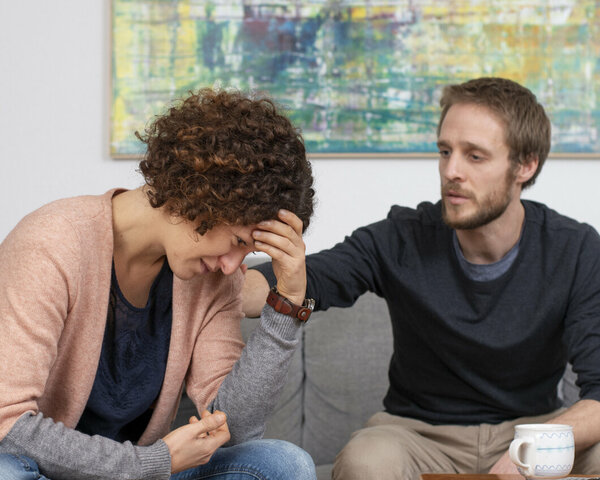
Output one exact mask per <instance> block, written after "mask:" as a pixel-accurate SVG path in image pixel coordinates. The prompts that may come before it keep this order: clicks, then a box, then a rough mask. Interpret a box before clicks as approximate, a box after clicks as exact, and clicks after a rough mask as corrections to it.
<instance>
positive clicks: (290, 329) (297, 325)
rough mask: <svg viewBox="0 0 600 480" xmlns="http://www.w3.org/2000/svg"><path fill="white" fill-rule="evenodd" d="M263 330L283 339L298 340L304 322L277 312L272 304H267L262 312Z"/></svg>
mask: <svg viewBox="0 0 600 480" xmlns="http://www.w3.org/2000/svg"><path fill="white" fill-rule="evenodd" d="M260 323H261V325H262V328H263V330H265V331H266V332H268V333H271V334H272V335H273V336H274V337H277V338H281V339H282V340H289V341H293V340H296V335H297V333H298V332H299V331H300V329H301V327H302V325H303V323H302V322H301V321H300V320H297V319H296V318H294V317H291V316H289V315H284V314H283V313H279V312H276V311H275V310H274V309H273V307H271V305H268V304H266V305H265V306H264V307H263V309H262V313H261V314H260Z"/></svg>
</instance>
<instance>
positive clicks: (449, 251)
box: [244, 78, 600, 480]
mask: <svg viewBox="0 0 600 480" xmlns="http://www.w3.org/2000/svg"><path fill="white" fill-rule="evenodd" d="M440 103H441V107H442V114H441V118H440V122H439V125H438V132H437V133H438V147H439V152H440V157H439V172H440V181H441V195H442V199H441V201H440V202H438V203H436V204H435V205H434V204H431V203H428V202H424V203H422V204H420V205H419V206H418V207H417V208H416V209H410V208H402V207H398V206H394V207H392V209H391V210H390V213H389V215H388V217H387V219H385V220H383V221H380V222H377V223H374V224H372V225H369V226H367V227H363V228H359V229H358V230H356V231H355V232H354V233H353V234H352V235H351V236H350V237H347V238H346V239H345V240H344V242H342V243H340V244H338V245H336V246H335V247H333V248H332V249H330V250H326V251H323V252H320V253H318V254H315V255H310V256H308V257H307V270H308V288H307V296H308V297H310V298H313V299H315V300H316V308H317V309H321V310H324V309H327V308H329V307H330V306H350V305H352V304H353V303H354V301H355V300H356V299H357V298H358V297H359V296H360V295H361V294H362V293H364V292H365V291H367V290H370V291H373V292H375V293H377V294H378V295H379V296H381V297H384V298H385V299H386V301H387V304H388V306H389V309H390V315H391V319H392V323H393V331H394V354H393V357H392V360H391V362H390V370H389V378H390V387H389V390H388V393H387V395H386V397H385V399H384V406H385V411H384V412H379V413H376V414H375V415H374V416H373V417H372V418H371V419H370V420H369V421H368V423H367V425H366V427H365V428H364V429H362V430H359V431H358V432H355V434H354V435H353V436H352V438H351V440H350V442H349V443H348V444H347V445H346V447H345V448H344V449H343V450H342V452H340V454H339V455H338V458H337V459H336V464H335V467H334V478H343V479H365V478H377V479H391V478H394V479H415V480H417V479H419V475H420V474H421V473H423V472H464V473H486V472H491V473H517V470H516V468H515V466H514V465H513V464H512V463H511V462H510V460H509V458H508V454H507V449H508V445H509V443H510V441H511V440H512V438H513V434H514V426H515V425H516V424H522V423H542V422H553V423H566V424H570V425H573V427H574V436H575V447H576V459H575V465H574V468H573V472H575V473H579V474H584V473H598V472H600V447H598V445H597V443H598V442H599V441H600V238H599V236H598V234H597V233H596V231H595V230H594V229H593V228H591V227H590V226H588V225H585V224H580V223H578V222H576V221H574V220H571V219H569V218H566V217H564V216H561V215H559V214H558V213H556V212H555V211H553V210H551V209H549V208H548V207H546V206H544V205H542V204H539V203H536V202H531V201H522V200H521V198H520V196H521V191H522V190H523V188H526V187H528V186H529V185H531V184H532V183H533V182H534V181H535V179H536V177H537V175H538V174H539V173H540V170H541V168H542V165H543V164H544V161H545V159H546V157H547V155H548V152H549V150H550V122H549V120H548V117H547V116H546V114H545V112H544V109H543V107H542V106H541V105H540V104H539V103H538V102H537V100H536V98H535V96H534V95H533V94H532V93H531V92H530V91H529V90H527V89H526V88H524V87H522V86H520V85H518V84H517V83H515V82H512V81H510V80H506V79H501V78H480V79H476V80H471V81H469V82H466V83H463V84H460V85H451V86H448V87H446V88H445V89H444V92H443V95H442V99H441V102H440ZM261 273H262V274H261ZM263 275H265V276H266V278H267V279H268V282H269V283H270V284H272V283H273V280H274V277H273V275H272V273H271V271H270V270H269V268H268V265H266V266H265V265H263V266H261V267H259V269H258V271H257V270H251V271H249V272H248V274H247V278H246V284H245V287H244V289H245V308H246V310H245V311H246V313H247V314H252V313H257V310H258V307H259V305H260V304H261V303H264V298H265V296H266V295H267V291H268V285H267V281H266V280H265V277H264V276H263ZM567 361H570V362H572V364H573V368H574V370H575V372H576V373H577V374H578V384H579V386H580V387H581V400H580V401H578V402H577V403H576V404H574V405H573V406H572V407H570V408H569V409H567V410H565V409H560V408H559V407H560V403H559V400H558V398H557V384H558V382H559V380H560V378H561V376H562V374H563V371H564V368H565V365H566V363H567Z"/></svg>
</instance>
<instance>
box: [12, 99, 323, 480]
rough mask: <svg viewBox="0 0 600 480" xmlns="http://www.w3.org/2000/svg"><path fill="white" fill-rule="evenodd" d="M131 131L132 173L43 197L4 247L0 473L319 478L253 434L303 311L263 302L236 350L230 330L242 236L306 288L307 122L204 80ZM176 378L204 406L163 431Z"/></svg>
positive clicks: (290, 292) (299, 293) (268, 406)
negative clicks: (140, 182) (119, 182)
mask: <svg viewBox="0 0 600 480" xmlns="http://www.w3.org/2000/svg"><path fill="white" fill-rule="evenodd" d="M136 134H137V133H136ZM137 135H138V138H140V139H141V140H142V141H143V142H145V143H146V145H147V153H146V155H145V158H144V160H143V161H142V162H141V163H140V170H141V173H142V174H143V176H144V179H145V185H144V186H143V187H140V188H138V189H135V190H131V191H125V190H122V189H116V190H111V191H109V192H107V193H105V194H104V195H101V196H87V197H77V198H71V199H65V200H59V201H57V202H53V203H51V204H49V205H46V206H44V207H42V208H41V209H39V210H37V211H35V212H33V213H32V214H30V215H28V216H27V217H25V218H24V219H23V220H22V221H21V222H20V223H19V224H18V225H17V226H16V227H15V229H14V230H13V231H12V232H11V233H10V234H9V235H8V236H7V238H6V239H5V241H4V242H3V243H2V244H1V245H0V325H1V328H0V330H1V331H2V335H1V336H0V439H1V440H0V472H2V473H0V479H3V478H11V479H14V478H44V479H45V478H49V479H51V480H62V479H79V478H85V479H109V478H110V479H119V478H127V479H137V478H139V479H168V478H177V479H201V478H209V477H210V478H228V479H229V478H231V479H233V478H236V479H237V478H253V479H254V478H265V479H267V478H268V479H271V478H273V479H275V478H302V479H304V478H314V464H313V463H312V460H311V459H310V457H309V456H308V455H307V454H306V453H305V452H304V451H302V450H301V449H299V448H298V447H295V446H293V445H290V444H287V443H285V442H280V441H273V440H256V439H258V438H260V436H261V435H262V433H263V431H264V424H265V420H266V417H267V416H268V414H269V413H270V411H271V410H272V408H273V406H274V403H275V401H276V399H277V396H278V393H279V391H280V389H281V387H282V385H283V382H284V378H285V373H286V371H287V366H288V363H289V359H290V357H291V355H292V353H293V350H294V347H295V345H296V342H297V340H296V337H297V333H298V331H299V328H300V322H299V321H298V320H297V319H295V318H292V317H291V316H288V315H284V314H281V313H278V312H276V311H275V310H274V309H273V308H272V307H270V306H265V308H264V310H263V313H262V316H261V322H260V325H259V327H258V328H257V329H256V330H255V332H253V334H252V335H251V337H250V338H249V340H248V344H247V346H246V347H245V349H244V350H243V352H242V348H243V343H242V340H241V337H240V331H239V322H240V319H241V318H242V316H243V314H242V312H241V309H240V306H241V302H240V298H239V294H240V289H241V284H242V280H243V274H242V272H241V269H240V265H241V263H242V260H243V259H244V257H245V256H246V255H247V254H248V253H250V252H252V251H261V252H265V253H267V254H268V255H270V256H271V257H272V259H273V265H274V268H275V271H276V274H277V278H278V284H277V287H278V289H279V291H278V295H280V296H281V297H284V298H287V299H288V300H289V301H290V302H292V303H294V304H302V302H303V301H304V293H305V285H306V277H305V267H304V243H303V241H302V233H303V231H304V230H305V229H306V227H307V226H308V222H309V218H310V215H311V214H312V210H313V195H314V191H313V189H312V175H311V169H310V164H309V163H308V161H307V160H306V155H305V151H304V145H303V142H302V139H301V136H300V135H299V133H298V132H297V130H296V129H294V127H293V126H292V125H291V123H290V122H289V120H287V119H286V118H285V117H284V116H282V115H281V114H280V113H279V112H278V110H277V109H276V107H275V106H274V105H273V103H272V102H271V101H269V100H268V99H260V98H259V99H251V98H247V97H245V96H244V95H242V94H240V93H231V92H225V91H217V92H214V91H212V90H209V89H205V90H201V91H200V92H199V93H198V94H191V95H190V96H189V97H188V98H186V99H185V100H184V101H182V102H181V103H180V104H178V105H176V106H174V107H172V108H171V109H170V110H169V111H168V112H167V113H166V114H165V115H163V116H161V117H158V118H157V119H156V120H155V121H154V122H153V123H152V124H151V125H150V126H149V127H148V128H147V129H146V134H145V135H144V136H141V135H139V134H137ZM184 385H185V388H186V391H187V393H188V395H189V396H190V397H191V398H192V400H193V401H194V403H195V404H196V406H197V408H198V411H199V412H202V413H201V419H200V420H198V419H197V418H195V417H193V418H191V419H190V423H189V424H188V425H185V426H183V427H180V428H178V429H176V430H174V431H172V432H169V426H170V424H171V422H172V420H173V418H174V416H175V414H176V410H177V406H178V403H179V399H180V396H181V392H182V389H183V387H184ZM223 412H225V413H226V414H227V417H226V416H225V414H224V413H223ZM249 440H251V441H249ZM226 442H229V443H227V446H226V447H225V448H219V447H221V446H223V445H225V444H226ZM229 445H233V446H229ZM3 475H4V476H3ZM39 475H41V476H39Z"/></svg>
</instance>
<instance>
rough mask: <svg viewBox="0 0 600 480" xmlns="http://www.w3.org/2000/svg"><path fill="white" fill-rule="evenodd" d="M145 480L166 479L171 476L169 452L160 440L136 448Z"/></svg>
mask: <svg viewBox="0 0 600 480" xmlns="http://www.w3.org/2000/svg"><path fill="white" fill-rule="evenodd" d="M138 455H139V458H140V463H141V465H142V478H144V479H145V480H168V479H169V478H171V453H170V452H169V447H167V444H166V443H165V442H163V441H162V440H158V441H157V442H155V443H153V444H152V445H148V446H147V447H141V448H139V449H138Z"/></svg>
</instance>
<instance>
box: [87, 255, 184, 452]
mask: <svg viewBox="0 0 600 480" xmlns="http://www.w3.org/2000/svg"><path fill="white" fill-rule="evenodd" d="M172 292H173V273H172V272H171V269H170V268H169V265H168V263H167V261H166V260H165V263H164V265H163V267H162V269H161V270H160V272H159V274H158V276H157V277H156V278H155V279H154V282H153V284H152V287H151V288H150V294H149V296H148V302H147V304H146V306H145V307H144V308H137V307H134V306H133V305H131V304H130V303H129V302H128V301H127V299H126V298H125V297H124V296H123V293H122V292H121V290H120V288H119V284H118V282H117V276H116V274H115V267H114V264H113V267H112V280H111V287H110V299H109V306H108V315H107V319H106V329H105V331H104V341H103V343H102V352H101V354H100V362H99V364H98V371H97V372H96V379H95V380H94V386H93V388H92V392H91V394H90V397H89V399H88V403H87V405H86V408H85V411H84V412H83V415H82V417H81V419H80V420H79V424H78V425H77V430H79V431H80V432H83V433H87V434H89V435H102V436H104V437H108V438H112V439H113V440H117V441H119V442H123V441H126V440H130V441H132V442H135V441H137V440H138V439H139V438H140V436H141V434H142V433H143V431H144V429H145V428H146V425H147V424H148V420H149V419H150V416H151V414H152V409H151V407H152V404H153V403H154V401H155V400H156V398H157V397H158V394H159V393H160V389H161V387H162V383H163V380H164V376H165V370H166V366H167V355H168V352H169V342H170V340H171V323H172V313H173V312H172V302H171V300H172Z"/></svg>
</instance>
